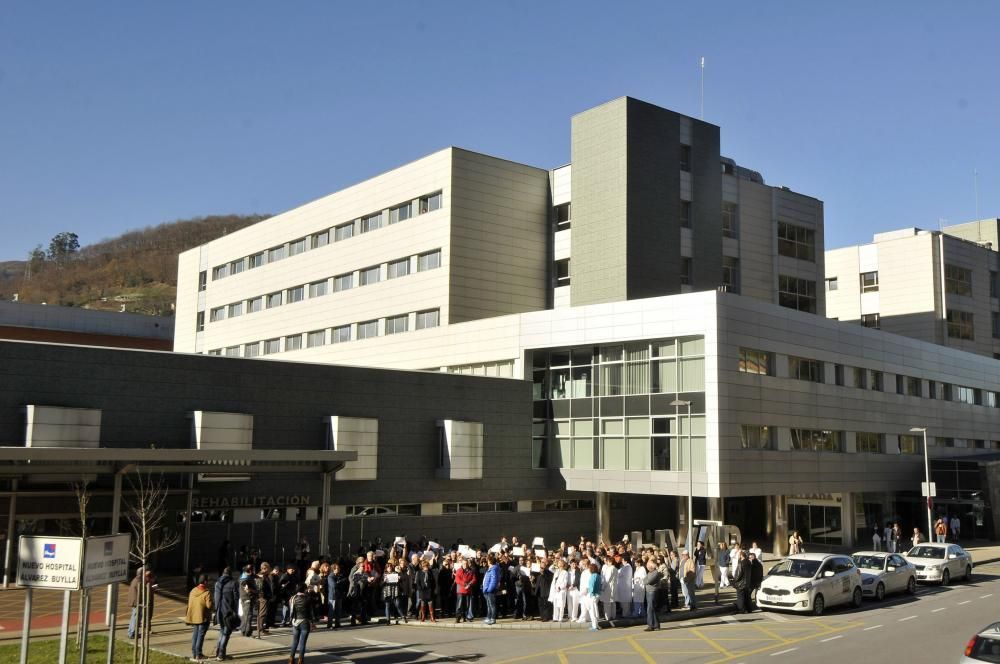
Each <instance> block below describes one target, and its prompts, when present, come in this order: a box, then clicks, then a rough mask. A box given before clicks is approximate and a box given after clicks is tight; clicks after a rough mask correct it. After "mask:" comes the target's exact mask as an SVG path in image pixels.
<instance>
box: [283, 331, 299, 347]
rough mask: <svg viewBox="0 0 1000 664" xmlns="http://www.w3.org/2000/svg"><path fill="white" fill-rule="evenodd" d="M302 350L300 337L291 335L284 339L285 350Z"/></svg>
mask: <svg viewBox="0 0 1000 664" xmlns="http://www.w3.org/2000/svg"><path fill="white" fill-rule="evenodd" d="M300 348H302V335H301V334H293V335H290V336H287V337H285V350H286V351H289V350H299V349H300Z"/></svg>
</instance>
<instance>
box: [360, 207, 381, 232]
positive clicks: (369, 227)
mask: <svg viewBox="0 0 1000 664" xmlns="http://www.w3.org/2000/svg"><path fill="white" fill-rule="evenodd" d="M379 228H382V213H381V212H376V213H375V214H370V215H368V216H367V217H361V232H362V233H370V232H371V231H374V230H378V229H379Z"/></svg>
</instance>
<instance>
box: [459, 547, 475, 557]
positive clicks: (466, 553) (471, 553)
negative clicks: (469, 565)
mask: <svg viewBox="0 0 1000 664" xmlns="http://www.w3.org/2000/svg"><path fill="white" fill-rule="evenodd" d="M461 553H462V557H463V558H475V557H476V556H477V555H479V554H477V553H476V550H475V549H466V550H465V551H462V552H461Z"/></svg>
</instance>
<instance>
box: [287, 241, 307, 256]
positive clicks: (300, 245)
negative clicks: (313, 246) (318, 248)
mask: <svg viewBox="0 0 1000 664" xmlns="http://www.w3.org/2000/svg"><path fill="white" fill-rule="evenodd" d="M305 250H306V239H305V238H304V237H300V238H299V239H298V240H292V241H291V242H289V243H288V255H289V256H298V255H299V254H301V253H302V252H303V251H305Z"/></svg>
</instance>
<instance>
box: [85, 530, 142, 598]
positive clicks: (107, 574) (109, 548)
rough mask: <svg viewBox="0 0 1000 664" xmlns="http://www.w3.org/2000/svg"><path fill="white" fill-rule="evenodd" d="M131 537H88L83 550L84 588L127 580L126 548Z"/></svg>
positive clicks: (127, 548)
mask: <svg viewBox="0 0 1000 664" xmlns="http://www.w3.org/2000/svg"><path fill="white" fill-rule="evenodd" d="M131 543H132V537H131V536H130V535H129V534H128V533H125V534H122V535H110V536H108V537H88V538H87V542H86V545H85V546H84V552H83V579H82V580H81V585H82V586H83V587H84V588H93V587H94V586H106V585H108V584H109V583H117V582H119V581H128V550H129V546H130V545H131Z"/></svg>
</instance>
